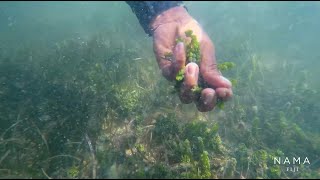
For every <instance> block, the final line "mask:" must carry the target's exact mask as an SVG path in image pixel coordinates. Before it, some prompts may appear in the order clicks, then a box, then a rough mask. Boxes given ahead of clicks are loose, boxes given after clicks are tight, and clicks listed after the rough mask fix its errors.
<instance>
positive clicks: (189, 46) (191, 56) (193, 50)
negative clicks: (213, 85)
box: [166, 30, 236, 108]
mask: <svg viewBox="0 0 320 180" xmlns="http://www.w3.org/2000/svg"><path fill="white" fill-rule="evenodd" d="M185 35H186V37H188V38H191V41H190V42H189V43H188V42H187V41H185V40H184V39H183V38H181V37H178V38H177V39H176V43H179V42H183V43H184V44H185V45H186V57H187V63H190V62H194V63H196V64H197V65H198V66H199V67H200V59H201V55H200V43H199V41H198V40H197V36H196V35H194V34H193V31H192V30H187V31H185ZM169 54H170V57H172V53H167V55H166V58H167V59H171V58H168V57H167V56H169ZM234 66H235V64H234V63H233V62H224V63H221V64H219V65H218V69H219V70H220V71H226V70H229V69H231V68H233V67H234ZM184 73H185V67H183V68H182V69H181V70H180V71H179V72H178V73H177V75H176V78H175V80H176V85H175V88H176V90H179V89H180V87H181V85H182V83H183V81H184ZM232 84H233V85H235V84H236V80H232ZM208 87H209V86H208V84H207V83H206V82H205V81H204V79H203V77H202V75H201V74H200V76H199V80H198V86H195V87H193V88H192V89H191V90H192V92H193V93H194V94H195V95H196V97H198V98H200V93H201V91H202V89H204V88H208ZM217 106H218V107H219V108H223V101H222V100H221V99H218V102H217Z"/></svg>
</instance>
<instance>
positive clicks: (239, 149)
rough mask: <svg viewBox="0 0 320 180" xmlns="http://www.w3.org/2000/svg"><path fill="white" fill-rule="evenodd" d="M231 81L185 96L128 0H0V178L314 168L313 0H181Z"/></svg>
mask: <svg viewBox="0 0 320 180" xmlns="http://www.w3.org/2000/svg"><path fill="white" fill-rule="evenodd" d="M185 5H186V6H187V8H188V11H189V13H190V14H191V15H192V16H193V17H194V18H195V19H196V20H197V21H198V22H199V23H200V24H201V25H202V27H203V28H204V30H205V31H206V32H207V33H208V35H209V36H210V38H211V39H212V40H213V42H214V44H215V48H216V55H217V60H218V63H223V62H226V61H230V62H234V63H235V64H236V66H235V67H234V68H233V69H231V70H228V71H225V72H222V73H223V74H224V75H225V76H226V77H227V78H229V79H234V80H236V82H237V84H236V85H235V86H234V87H233V91H234V97H233V98H232V99H231V100H230V101H228V102H227V103H225V105H224V108H222V109H220V108H215V109H214V110H213V111H211V112H206V113H200V112H198V111H197V110H196V107H195V105H194V104H182V103H181V102H180V100H179V98H178V96H177V94H174V93H172V92H173V90H174V89H173V84H172V83H170V82H168V81H166V80H165V78H164V77H162V75H161V72H160V70H159V69H158V65H157V63H156V60H155V57H154V54H153V49H152V37H148V36H147V35H146V34H145V32H144V31H143V29H142V27H141V26H140V24H139V22H138V20H137V18H136V16H135V14H134V13H133V12H132V11H131V9H130V7H129V6H128V5H127V4H126V3H125V2H1V3H0V57H1V59H0V84H1V86H0V109H1V111H0V135H1V137H0V177H1V178H254V179H256V178H319V177H320V169H319V168H320V161H319V158H320V157H319V155H320V132H319V127H320V115H319V114H320V112H319V110H320V104H319V100H320V96H319V88H320V83H319V80H318V67H319V65H320V64H319V61H318V60H319V58H320V53H319V50H318V48H319V47H320V36H319V35H318V33H319V30H320V23H319V20H318V19H319V18H320V3H319V2H192V1H188V2H185Z"/></svg>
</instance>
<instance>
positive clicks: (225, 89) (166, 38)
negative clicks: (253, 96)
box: [151, 7, 232, 112]
mask: <svg viewBox="0 0 320 180" xmlns="http://www.w3.org/2000/svg"><path fill="white" fill-rule="evenodd" d="M151 28H152V29H153V31H154V33H153V47H154V53H155V56H156V59H157V62H158V65H159V67H160V69H161V71H162V74H163V75H164V77H165V78H166V79H168V80H169V81H174V80H175V78H176V75H177V74H178V72H179V71H180V70H181V69H182V68H184V67H185V74H184V82H183V83H182V87H181V89H180V94H179V97H180V100H181V102H183V103H191V102H195V103H196V105H197V108H198V110H199V111H201V112H205V111H211V110H212V109H213V108H214V106H215V105H216V103H217V99H218V98H219V99H221V100H224V101H225V100H228V99H229V98H230V97H231V96H232V85H231V82H230V81H229V80H228V79H226V78H225V77H223V76H222V75H221V72H220V71H219V70H218V68H217V63H216V57H215V49H214V44H213V42H212V41H211V39H210V38H209V36H208V35H207V34H206V33H205V32H204V31H203V29H202V28H201V26H200V25H199V24H198V22H197V21H196V20H195V19H193V18H192V17H191V16H190V15H189V14H188V12H187V11H186V10H185V9H184V8H183V7H174V8H171V9H169V10H167V11H165V12H163V13H162V14H160V15H159V16H157V17H156V19H155V20H154V21H153V22H152V23H151ZM187 30H192V31H193V34H194V35H195V36H196V37H197V39H198V41H199V43H200V59H201V60H200V67H199V66H198V65H197V64H196V63H193V62H191V63H188V62H187V58H186V52H185V45H184V44H183V43H182V42H179V43H176V39H177V38H178V37H182V38H183V39H187V40H189V41H190V38H189V39H188V37H186V35H185V32H186V31H187ZM168 52H172V55H173V57H172V59H170V58H168V56H167V54H168ZM186 63H188V64H186ZM199 73H200V74H201V75H202V77H203V79H204V81H205V82H206V83H207V84H208V86H209V88H205V89H203V90H202V91H201V93H200V98H199V99H198V98H196V96H194V93H193V91H192V88H194V87H196V86H197V85H198V79H199Z"/></svg>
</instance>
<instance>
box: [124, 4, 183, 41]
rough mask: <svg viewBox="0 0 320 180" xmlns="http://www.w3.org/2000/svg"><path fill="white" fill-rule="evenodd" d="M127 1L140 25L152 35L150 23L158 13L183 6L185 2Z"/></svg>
mask: <svg viewBox="0 0 320 180" xmlns="http://www.w3.org/2000/svg"><path fill="white" fill-rule="evenodd" d="M126 3H127V4H128V5H129V6H130V8H131V9H132V11H133V12H134V13H135V15H136V16H137V18H138V20H139V23H140V25H141V26H142V28H143V29H144V31H145V32H146V33H147V34H148V35H149V36H152V28H151V27H150V23H151V22H152V21H153V20H154V19H155V18H156V17H157V15H159V14H161V13H162V12H164V11H166V10H168V9H170V8H172V7H177V6H181V5H182V4H183V2H182V1H126Z"/></svg>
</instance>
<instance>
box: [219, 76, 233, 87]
mask: <svg viewBox="0 0 320 180" xmlns="http://www.w3.org/2000/svg"><path fill="white" fill-rule="evenodd" d="M220 77H221V79H223V80H224V81H225V82H226V83H227V84H228V85H230V86H231V82H230V81H229V79H227V78H225V77H223V76H220Z"/></svg>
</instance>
